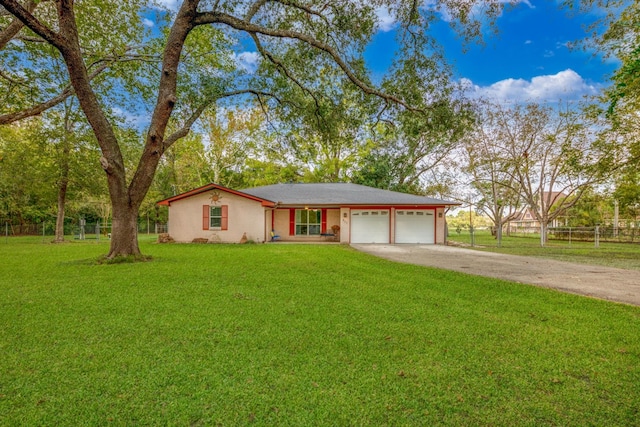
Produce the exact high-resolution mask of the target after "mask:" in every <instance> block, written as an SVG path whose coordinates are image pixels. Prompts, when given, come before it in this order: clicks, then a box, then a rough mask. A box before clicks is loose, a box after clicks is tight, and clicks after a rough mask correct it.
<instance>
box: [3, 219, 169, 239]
mask: <svg viewBox="0 0 640 427" xmlns="http://www.w3.org/2000/svg"><path fill="white" fill-rule="evenodd" d="M55 227H56V223H55V221H44V222H41V223H22V224H13V223H10V222H8V221H5V222H4V224H3V229H2V235H3V236H4V237H13V236H43V237H47V236H55V232H56V230H55ZM168 229H169V227H168V224H167V223H149V222H147V221H140V222H139V223H138V233H139V234H160V233H167V232H168ZM64 235H65V236H66V237H69V238H71V237H73V238H74V239H76V240H86V239H96V240H99V239H100V238H107V239H108V238H110V237H111V223H102V222H100V221H96V222H86V221H85V222H83V221H82V220H81V221H76V222H75V223H68V224H65V225H64Z"/></svg>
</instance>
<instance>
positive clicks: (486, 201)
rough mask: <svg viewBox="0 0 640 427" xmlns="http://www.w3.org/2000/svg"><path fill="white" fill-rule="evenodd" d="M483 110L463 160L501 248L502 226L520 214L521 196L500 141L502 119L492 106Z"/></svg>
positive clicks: (485, 103)
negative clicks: (491, 222)
mask: <svg viewBox="0 0 640 427" xmlns="http://www.w3.org/2000/svg"><path fill="white" fill-rule="evenodd" d="M480 107H481V108H480V110H479V112H478V123H477V125H476V126H475V128H474V129H473V130H472V131H471V132H469V134H468V135H467V136H466V137H465V141H464V147H463V151H462V156H461V157H462V159H463V170H464V171H465V172H466V173H467V174H468V175H469V177H470V178H471V187H472V188H473V189H474V190H475V192H476V193H477V194H478V195H479V196H480V199H479V201H478V203H477V206H478V208H479V209H480V210H481V211H483V212H484V213H485V214H486V215H487V216H488V217H489V218H491V221H493V225H494V227H495V230H496V239H497V242H498V247H500V246H501V245H502V228H503V225H504V224H507V223H508V222H509V221H511V220H513V219H515V218H516V217H517V216H518V215H519V214H520V212H521V206H522V196H521V194H520V185H519V183H518V180H517V179H516V175H515V174H513V167H512V164H513V161H512V159H511V157H510V156H509V155H508V153H507V151H506V150H505V149H504V147H503V145H502V144H501V140H500V138H499V135H500V133H501V125H502V124H501V121H500V117H501V116H500V115H499V114H496V111H494V110H493V108H494V107H495V106H492V104H491V103H489V102H481V103H480Z"/></svg>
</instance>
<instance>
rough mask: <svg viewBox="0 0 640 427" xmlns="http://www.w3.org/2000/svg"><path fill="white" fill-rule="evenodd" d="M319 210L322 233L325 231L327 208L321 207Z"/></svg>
mask: <svg viewBox="0 0 640 427" xmlns="http://www.w3.org/2000/svg"><path fill="white" fill-rule="evenodd" d="M320 212H321V213H320V232H321V233H323V234H324V233H326V232H327V210H326V209H322V211H320Z"/></svg>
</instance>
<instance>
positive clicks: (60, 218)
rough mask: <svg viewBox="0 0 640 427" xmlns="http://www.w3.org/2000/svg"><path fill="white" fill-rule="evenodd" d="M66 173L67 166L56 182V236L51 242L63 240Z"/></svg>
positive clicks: (67, 181)
mask: <svg viewBox="0 0 640 427" xmlns="http://www.w3.org/2000/svg"><path fill="white" fill-rule="evenodd" d="M67 166H68V165H67ZM68 173H69V169H68V167H67V171H66V176H64V177H63V178H62V179H61V180H60V184H58V214H57V216H56V237H55V238H54V239H53V243H62V242H64V205H65V202H66V199H67V185H68V183H69V179H68V178H67V177H68Z"/></svg>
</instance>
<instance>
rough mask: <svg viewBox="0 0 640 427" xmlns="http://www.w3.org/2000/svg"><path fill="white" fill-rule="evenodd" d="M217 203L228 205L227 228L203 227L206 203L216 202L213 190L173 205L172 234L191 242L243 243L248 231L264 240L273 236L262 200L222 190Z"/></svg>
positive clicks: (251, 236)
mask: <svg viewBox="0 0 640 427" xmlns="http://www.w3.org/2000/svg"><path fill="white" fill-rule="evenodd" d="M219 193H220V194H221V198H220V200H219V201H218V202H217V203H216V204H215V206H222V205H227V206H228V209H229V210H228V229H227V230H203V229H202V206H203V205H212V202H211V194H210V192H205V193H202V194H198V195H195V196H191V197H187V198H184V199H181V200H177V201H175V202H172V203H171V206H169V234H170V235H171V237H172V238H173V239H174V240H175V241H176V242H191V241H193V239H196V238H204V239H208V240H209V241H211V242H222V243H239V242H240V239H242V235H243V234H244V233H246V234H247V239H248V240H253V241H254V242H256V243H258V242H263V241H264V240H265V238H267V239H268V238H269V237H268V236H269V232H270V230H267V229H266V228H265V208H264V207H263V206H262V204H261V203H260V202H258V201H255V200H251V199H247V198H245V197H241V196H237V195H235V194H231V193H226V192H221V191H219Z"/></svg>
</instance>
